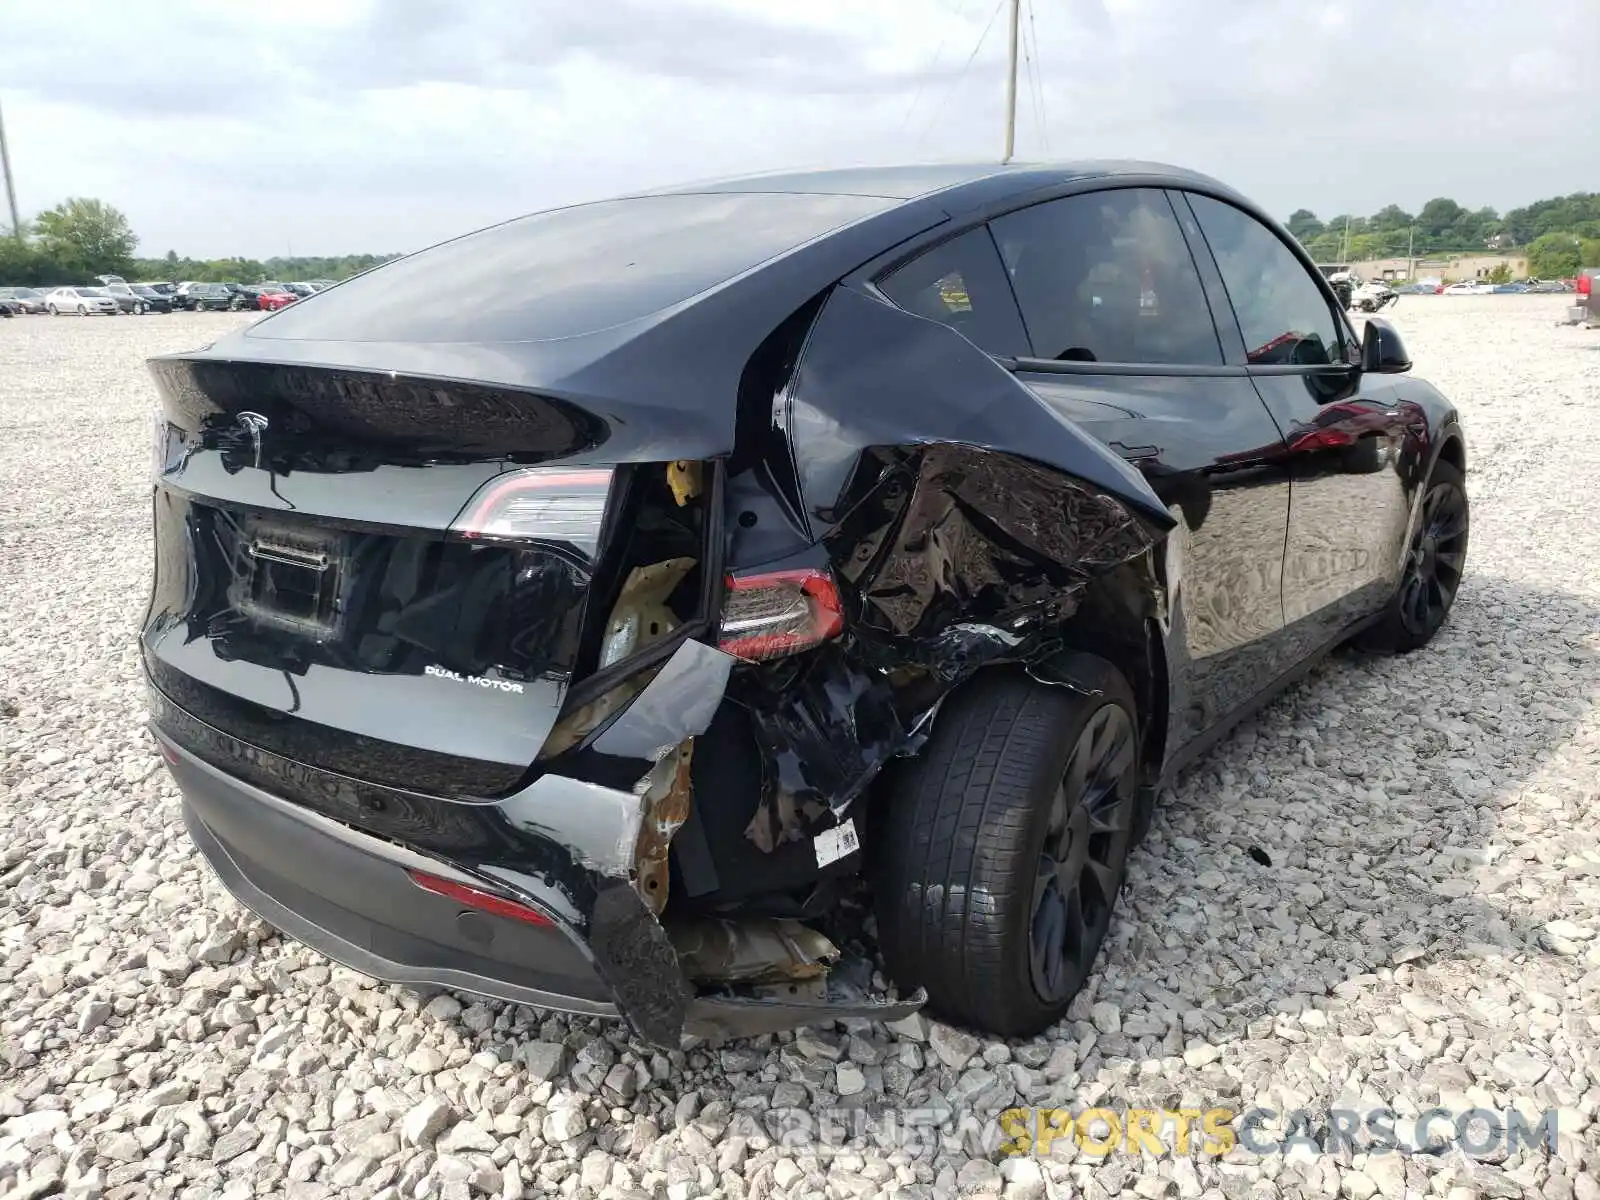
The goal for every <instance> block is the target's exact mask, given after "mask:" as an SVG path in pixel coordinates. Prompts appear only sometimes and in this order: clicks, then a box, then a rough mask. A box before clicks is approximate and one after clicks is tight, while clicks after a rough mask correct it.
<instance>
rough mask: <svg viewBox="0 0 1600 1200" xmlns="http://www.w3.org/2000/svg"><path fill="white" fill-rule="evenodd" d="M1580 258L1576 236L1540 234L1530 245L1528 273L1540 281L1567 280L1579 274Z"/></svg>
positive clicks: (1569, 234) (1568, 234)
mask: <svg viewBox="0 0 1600 1200" xmlns="http://www.w3.org/2000/svg"><path fill="white" fill-rule="evenodd" d="M1580 257H1581V255H1580V245H1579V240H1578V238H1577V236H1576V235H1575V234H1571V233H1544V234H1540V235H1539V236H1538V237H1536V238H1534V239H1533V241H1532V242H1531V243H1529V245H1528V272H1529V274H1531V275H1533V276H1535V277H1536V278H1538V279H1566V278H1567V277H1568V276H1571V275H1575V274H1577V271H1578V262H1579V259H1580Z"/></svg>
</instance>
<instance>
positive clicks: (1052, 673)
mask: <svg viewBox="0 0 1600 1200" xmlns="http://www.w3.org/2000/svg"><path fill="white" fill-rule="evenodd" d="M773 427H774V428H775V429H777V430H779V431H780V432H781V435H782V437H781V442H780V444H781V446H782V447H783V449H784V450H785V451H786V452H787V453H790V454H792V455H793V462H794V464H795V465H796V466H797V467H798V470H799V473H800V476H801V478H802V480H803V482H804V486H805V490H806V502H807V506H808V508H809V510H810V516H811V519H812V524H813V528H815V529H817V530H819V531H820V536H819V544H820V547H821V548H822V549H823V550H824V551H825V554H826V560H827V562H828V564H829V565H830V566H831V568H832V571H833V574H834V577H835V579H836V581H837V583H838V585H839V589H840V594H841V598H842V600H843V602H844V606H845V611H846V613H847V618H848V619H847V621H846V632H845V635H844V636H843V637H842V638H841V639H840V640H838V641H835V642H831V643H829V644H827V645H825V646H822V647H820V648H818V649H816V650H813V651H811V652H809V653H807V654H805V655H802V656H799V657H798V658H795V659H780V660H777V661H775V662H770V663H763V664H760V665H753V666H740V667H739V668H737V669H736V670H735V671H734V675H733V679H732V681H731V683H730V688H729V696H730V699H732V700H734V701H735V702H737V703H739V704H740V705H741V706H743V707H744V708H745V709H746V710H747V711H748V713H749V714H750V716H751V718H752V721H753V723H754V725H755V728H756V730H757V732H758V735H759V740H760V742H761V744H762V753H763V756H764V759H765V768H766V769H765V771H764V795H763V800H762V804H761V806H760V808H759V809H758V811H757V814H756V817H755V819H753V820H752V821H751V823H750V827H749V829H748V830H747V831H746V836H747V838H748V839H749V841H750V842H751V843H752V844H753V847H754V848H755V849H756V850H757V851H761V852H766V853H770V852H771V851H772V850H773V849H774V848H775V847H776V846H778V845H780V844H782V843H784V842H787V841H792V840H796V839H800V838H804V837H807V836H815V835H816V834H817V833H818V832H821V831H822V830H824V829H826V828H828V827H830V826H832V825H833V824H835V823H836V822H838V821H840V820H842V819H844V818H845V817H846V816H847V815H848V813H849V811H850V809H851V807H852V805H854V804H855V802H856V801H857V800H858V798H859V797H860V796H861V795H862V793H863V792H864V791H866V789H867V788H868V786H869V785H870V784H871V783H872V781H873V780H874V779H875V778H876V776H877V774H878V773H879V771H880V770H881V769H882V768H883V766H884V765H885V764H886V763H887V762H888V761H890V760H891V759H892V758H894V757H896V756H900V755H911V754H915V753H916V752H917V751H918V750H920V749H921V747H922V745H923V743H924V742H925V741H926V739H927V736H928V732H929V729H930V728H931V725H932V722H933V719H934V716H935V714H936V711H937V708H938V706H939V704H940V703H941V701H942V700H943V699H944V697H945V696H947V695H948V694H949V693H950V692H951V691H952V690H953V689H955V688H956V687H957V686H959V685H960V684H961V683H963V682H965V681H966V680H968V679H969V678H971V677H972V676H973V675H974V674H975V673H976V672H977V671H978V670H980V669H981V668H984V667H987V666H991V665H998V664H1004V663H1012V664H1018V665H1019V666H1021V667H1022V668H1024V669H1026V670H1028V671H1029V673H1030V674H1032V675H1033V677H1034V678H1036V679H1038V680H1040V681H1041V682H1044V683H1049V684H1053V685H1059V686H1066V687H1080V686H1081V685H1079V684H1078V683H1077V680H1076V676H1075V674H1074V672H1073V670H1072V653H1073V652H1075V650H1076V649H1078V648H1075V647H1074V644H1073V642H1072V639H1071V638H1070V637H1069V636H1068V635H1067V631H1068V627H1069V626H1070V624H1071V622H1072V621H1073V620H1074V618H1075V617H1077V616H1078V615H1079V610H1080V607H1081V605H1082V604H1083V601H1084V598H1085V596H1086V595H1087V594H1089V593H1091V592H1092V591H1094V590H1097V589H1098V590H1100V591H1105V592H1112V593H1115V596H1114V599H1115V600H1116V602H1117V605H1118V607H1119V608H1121V609H1124V610H1126V611H1127V612H1128V613H1129V614H1130V619H1131V621H1132V622H1133V627H1134V628H1135V629H1136V630H1137V631H1138V636H1139V638H1140V639H1141V640H1142V639H1143V638H1144V637H1145V630H1146V629H1151V630H1155V629H1158V628H1159V627H1160V626H1161V625H1163V624H1164V622H1165V618H1166V603H1165V594H1164V590H1163V586H1162V583H1161V581H1160V579H1159V577H1158V574H1157V572H1156V569H1155V566H1154V553H1155V548H1156V547H1157V545H1158V543H1159V542H1160V541H1161V540H1163V539H1164V535H1165V531H1166V529H1167V528H1169V527H1170V526H1171V524H1172V517H1171V515H1170V514H1169V513H1168V511H1167V510H1166V507H1165V506H1164V505H1163V504H1162V503H1161V502H1160V501H1159V500H1158V499H1157V498H1156V497H1155V495H1154V493H1152V492H1151V491H1150V489H1149V485H1148V484H1147V483H1146V482H1145V480H1144V479H1143V477H1142V476H1140V475H1139V474H1138V473H1137V472H1136V471H1134V470H1133V469H1132V468H1130V467H1128V466H1127V465H1126V464H1125V463H1124V462H1123V461H1122V460H1121V459H1120V458H1118V457H1117V456H1116V455H1115V454H1113V453H1112V452H1111V451H1110V450H1108V449H1106V448H1105V447H1104V446H1102V445H1100V444H1099V443H1098V442H1095V441H1094V440H1093V439H1091V438H1090V437H1088V436H1087V435H1086V434H1084V433H1083V432H1082V431H1081V430H1079V429H1077V428H1075V427H1074V426H1072V425H1071V424H1070V423H1069V422H1067V421H1065V420H1064V419H1062V418H1061V417H1059V416H1057V415H1056V414H1055V413H1053V412H1051V411H1050V410H1049V409H1047V408H1046V407H1045V406H1044V405H1042V404H1041V403H1040V402H1039V401H1038V400H1037V398H1036V397H1035V396H1034V395H1033V393H1031V392H1030V391H1028V389H1027V388H1025V387H1024V386H1023V385H1022V384H1020V383H1019V382H1018V381H1017V380H1016V379H1015V377H1013V376H1012V375H1011V374H1010V372H1009V371H1007V370H1006V369H1005V368H1004V367H1003V366H1002V365H1001V364H1000V363H998V362H997V361H996V360H994V359H993V358H991V357H990V356H989V355H987V354H985V353H984V352H982V351H981V350H979V349H978V348H977V347H975V346H974V345H973V344H972V343H971V342H970V341H968V340H967V339H966V338H964V337H962V336H961V335H960V334H959V333H957V332H956V331H955V330H954V329H951V328H949V327H947V326H944V325H940V324H937V323H935V322H931V321H927V320H924V319H922V318H919V317H916V316H913V315H911V314H909V313H906V312H903V311H902V310H900V309H897V308H895V307H893V306H891V305H889V304H887V303H885V302H883V301H882V300H879V299H877V298H875V297H873V296H871V295H867V294H865V293H863V292H859V291H855V290H852V289H850V288H847V287H841V288H839V289H837V290H836V291H835V293H834V294H833V296H831V297H830V298H829V300H828V302H827V303H826V304H825V305H824V306H823V309H822V312H821V314H820V315H819V317H818V318H817V321H816V322H815V324H814V325H813V326H812V328H811V329H810V330H809V331H808V333H807V336H806V339H805V352H804V353H803V354H802V355H801V357H800V361H799V362H798V364H797V366H796V368H795V370H794V372H793V375H792V376H791V377H790V378H788V379H787V380H784V381H783V386H782V387H781V388H780V390H779V391H778V393H777V394H776V395H775V396H774V398H773ZM732 524H734V522H732V521H730V525H732ZM794 549H795V554H794V556H793V557H792V558H790V559H786V560H783V562H784V564H785V565H787V564H788V563H789V562H792V561H795V560H796V559H802V558H809V557H810V556H811V555H814V554H815V548H809V549H810V555H808V554H807V550H808V548H807V547H805V546H804V545H803V544H802V543H801V542H800V541H799V539H798V538H797V539H796V544H795V548H794ZM776 565H777V564H768V567H769V568H770V567H772V566H776ZM1155 636H1159V634H1156V635H1155ZM1143 650H1144V647H1142V646H1141V647H1140V652H1141V653H1142V652H1143ZM1151 716H1152V718H1153V719H1155V720H1158V721H1160V722H1161V723H1162V724H1163V726H1164V724H1165V721H1166V712H1165V705H1164V704H1163V705H1161V707H1160V709H1159V710H1158V711H1157V712H1153V713H1152V714H1151ZM1163 732H1164V730H1163Z"/></svg>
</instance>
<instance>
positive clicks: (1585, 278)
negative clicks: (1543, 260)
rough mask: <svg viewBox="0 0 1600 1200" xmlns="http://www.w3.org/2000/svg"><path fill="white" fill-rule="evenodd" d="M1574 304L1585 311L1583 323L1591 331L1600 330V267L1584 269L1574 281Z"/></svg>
mask: <svg viewBox="0 0 1600 1200" xmlns="http://www.w3.org/2000/svg"><path fill="white" fill-rule="evenodd" d="M1573 290H1574V292H1575V293H1576V295H1575V297H1574V299H1573V304H1574V305H1575V306H1576V307H1579V308H1582V309H1583V310H1584V314H1585V315H1584V317H1583V321H1584V323H1585V324H1586V325H1588V327H1589V328H1590V329H1595V328H1600V267H1584V268H1583V269H1582V270H1581V271H1579V272H1578V276H1577V279H1576V280H1575V281H1574V287H1573Z"/></svg>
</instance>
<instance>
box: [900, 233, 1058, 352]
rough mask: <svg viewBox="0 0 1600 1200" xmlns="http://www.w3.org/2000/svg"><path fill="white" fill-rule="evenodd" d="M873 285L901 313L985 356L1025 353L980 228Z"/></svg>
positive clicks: (990, 245)
mask: <svg viewBox="0 0 1600 1200" xmlns="http://www.w3.org/2000/svg"><path fill="white" fill-rule="evenodd" d="M878 287H879V289H880V290H881V291H882V292H883V294H884V295H885V296H888V297H889V299H891V300H893V301H894V302H895V303H896V304H897V305H899V306H900V307H901V308H903V309H905V310H906V311H907V312H911V313H915V314H916V315H917V316H919V317H927V318H928V319H929V320H930V321H938V322H939V323H940V324H941V325H948V326H950V327H951V328H952V329H957V330H960V332H961V333H963V334H964V335H966V337H967V338H968V340H970V341H971V342H972V343H973V344H974V345H975V346H977V347H978V348H979V349H981V350H986V351H988V352H989V353H990V354H999V355H1003V356H1006V357H1012V356H1017V355H1026V354H1028V353H1029V350H1028V336H1027V334H1026V332H1024V330H1023V328H1022V318H1021V317H1020V316H1018V315H1017V304H1016V301H1015V299H1013V298H1012V295H1011V285H1010V284H1008V283H1007V282H1006V272H1005V268H1004V267H1002V266H1001V265H1000V256H999V255H998V254H996V253H995V249H994V240H993V239H992V238H990V236H989V231H988V230H987V229H986V228H984V227H983V226H981V225H980V226H979V227H978V228H976V229H969V230H967V232H966V233H963V234H962V235H961V236H959V237H953V238H951V239H950V240H949V241H947V242H940V243H939V244H938V245H937V246H935V247H934V248H933V249H931V250H929V251H927V252H926V253H925V254H923V255H921V256H920V257H918V258H914V259H912V260H911V261H910V262H909V263H907V264H906V265H905V266H903V267H901V268H900V269H899V270H897V271H895V272H894V273H893V274H892V275H888V276H886V277H884V278H883V279H880V280H879V281H878Z"/></svg>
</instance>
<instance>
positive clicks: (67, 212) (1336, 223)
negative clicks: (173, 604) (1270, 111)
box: [0, 192, 1600, 286]
mask: <svg viewBox="0 0 1600 1200" xmlns="http://www.w3.org/2000/svg"><path fill="white" fill-rule="evenodd" d="M1288 225H1289V232H1290V233H1292V234H1294V236H1295V237H1297V238H1299V239H1300V243H1301V244H1302V245H1303V246H1305V248H1306V250H1307V252H1308V253H1309V254H1310V255H1311V256H1312V257H1313V258H1315V259H1316V260H1317V261H1319V262H1341V261H1342V262H1363V261H1366V260H1370V259H1374V258H1400V257H1404V256H1406V255H1408V254H1409V255H1413V256H1415V257H1417V258H1425V257H1432V256H1436V255H1440V254H1483V253H1485V252H1488V251H1492V252H1509V251H1512V250H1515V251H1517V252H1518V253H1521V254H1524V255H1526V256H1527V259H1528V271H1529V273H1530V274H1532V275H1535V276H1537V277H1539V278H1542V279H1559V278H1565V277H1567V276H1570V275H1572V274H1574V273H1575V272H1576V271H1577V270H1578V268H1579V267H1580V266H1585V267H1600V193H1596V192H1574V193H1572V195H1570V196H1557V197H1554V198H1552V199H1549V200H1539V201H1536V202H1534V203H1533V204H1529V205H1526V206H1524V207H1522V208H1514V209H1512V210H1511V211H1510V212H1508V213H1506V214H1505V215H1504V216H1502V215H1501V214H1500V213H1498V212H1496V211H1495V210H1494V209H1492V208H1476V209H1468V208H1464V207H1462V206H1461V205H1460V204H1457V203H1456V202H1455V201H1454V200H1451V199H1448V198H1446V197H1444V196H1440V197H1437V198H1435V199H1433V200H1429V201H1428V202H1427V203H1426V204H1424V205H1423V206H1422V210H1421V211H1420V212H1418V213H1416V214H1412V213H1409V212H1407V211H1406V210H1405V209H1403V208H1401V207H1400V206H1399V205H1398V204H1390V205H1387V206H1385V207H1384V208H1381V209H1379V210H1378V211H1377V212H1375V213H1373V214H1372V215H1371V216H1370V217H1358V216H1355V215H1353V214H1348V213H1340V214H1339V215H1338V216H1335V217H1330V218H1329V219H1328V220H1326V221H1324V220H1322V219H1321V218H1319V217H1318V216H1317V214H1316V213H1314V212H1312V211H1311V210H1310V209H1308V208H1302V209H1297V210H1296V211H1295V212H1293V213H1291V214H1290V216H1289V222H1288ZM0 234H4V235H5V236H0V283H9V284H27V285H30V286H38V285H42V284H62V283H82V282H84V281H86V280H88V279H91V278H93V277H94V276H96V275H121V276H123V277H124V278H127V279H170V280H174V281H180V280H185V279H193V280H198V281H201V282H205V283H225V282H235V283H260V282H263V281H265V280H269V279H276V280H289V281H292V280H298V279H347V278H349V277H350V276H351V275H356V274H359V273H360V272H362V271H366V270H369V269H371V268H372V267H375V266H377V265H378V264H379V263H383V262H387V261H389V260H390V259H391V258H397V257H399V256H398V255H395V254H344V255H338V256H335V257H322V258H316V257H310V258H307V257H295V258H269V259H266V260H265V261H262V260H259V259H254V258H213V259H193V258H185V257H180V256H179V255H178V253H177V251H175V250H168V251H167V253H166V256H165V257H164V258H138V257H135V254H134V251H135V250H137V249H138V246H139V238H138V236H137V235H136V234H135V233H134V232H133V228H132V226H130V225H129V224H128V218H127V217H125V216H123V215H122V213H120V212H118V211H117V210H116V209H115V208H113V207H112V206H111V205H109V204H107V203H106V202H105V201H103V200H94V199H85V198H81V197H73V198H71V199H68V200H64V201H62V202H61V203H60V204H58V205H56V206H55V207H54V208H49V209H46V210H45V211H44V212H41V213H40V214H39V215H38V216H37V217H35V218H34V219H33V221H32V222H24V225H23V229H22V231H21V234H22V236H21V237H17V236H15V232H14V231H11V230H0Z"/></svg>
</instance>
